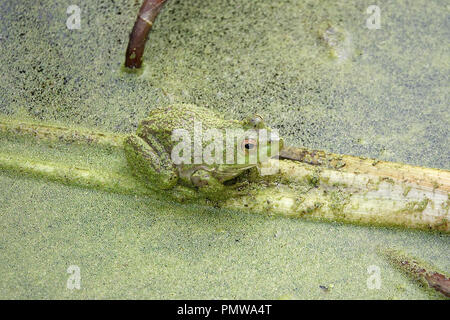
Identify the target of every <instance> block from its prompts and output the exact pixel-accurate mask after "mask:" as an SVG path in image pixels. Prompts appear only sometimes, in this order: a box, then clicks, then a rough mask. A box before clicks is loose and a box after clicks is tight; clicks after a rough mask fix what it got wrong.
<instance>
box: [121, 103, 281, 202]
mask: <svg viewBox="0 0 450 320" xmlns="http://www.w3.org/2000/svg"><path fill="white" fill-rule="evenodd" d="M194 121H195V122H201V123H202V129H203V132H205V130H207V129H209V128H211V129H212V128H214V129H218V130H220V131H221V132H223V134H224V136H225V130H226V129H242V130H247V129H262V128H266V127H265V126H264V123H263V122H262V119H261V118H260V117H259V118H258V117H255V118H254V119H250V120H245V121H236V120H225V119H223V118H222V117H221V116H219V115H218V114H217V113H215V112H213V111H212V110H210V109H207V108H203V107H198V106H195V105H191V104H176V105H171V106H165V107H159V108H155V109H153V110H152V111H151V112H150V114H149V115H148V117H147V118H146V119H144V120H143V121H141V122H140V124H139V126H138V129H137V132H136V134H133V135H130V136H128V138H127V139H126V140H125V151H126V155H127V159H128V162H129V164H130V166H131V167H132V168H133V170H134V171H135V173H136V174H137V175H138V176H139V177H140V178H141V179H144V181H146V182H147V185H148V186H149V187H150V188H152V189H157V190H168V189H174V188H177V191H180V192H182V193H184V194H190V195H192V196H194V195H195V194H198V193H196V192H195V191H199V192H200V193H201V194H204V195H206V196H207V197H209V198H217V197H225V196H227V195H229V193H228V192H227V187H226V186H224V184H223V182H225V181H228V180H230V179H233V178H235V177H237V176H238V175H240V174H241V173H242V172H244V171H245V170H248V169H249V168H251V167H254V166H256V164H248V163H247V164H238V161H237V158H238V157H245V152H242V153H239V152H237V155H235V160H236V161H235V163H233V164H206V163H201V164H179V165H175V164H174V163H173V162H172V160H171V153H172V148H173V147H174V145H176V143H178V142H174V141H172V132H173V131H174V130H176V129H185V130H187V131H188V132H189V135H190V136H191V137H192V139H191V140H192V141H193V140H194V139H193V136H194ZM266 129H268V128H266ZM268 130H270V129H268ZM244 138H245V137H242V141H243V139H244ZM242 141H240V138H238V139H237V141H236V145H235V148H236V146H239V147H240V146H241V145H242ZM279 143H280V146H279V148H280V149H281V143H282V141H279ZM258 146H259V145H258ZM270 147H271V141H268V142H267V147H266V149H268V150H270ZM224 149H225V148H224ZM235 150H236V149H235ZM268 150H266V152H267V151H268ZM244 151H245V150H244ZM224 152H225V150H224ZM187 189H188V190H187ZM189 189H190V190H189ZM228 189H229V188H228Z"/></svg>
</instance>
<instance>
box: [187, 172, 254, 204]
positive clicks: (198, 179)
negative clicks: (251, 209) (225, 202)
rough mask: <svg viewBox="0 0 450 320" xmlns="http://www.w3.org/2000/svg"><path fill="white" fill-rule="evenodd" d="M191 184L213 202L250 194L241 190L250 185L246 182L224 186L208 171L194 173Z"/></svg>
mask: <svg viewBox="0 0 450 320" xmlns="http://www.w3.org/2000/svg"><path fill="white" fill-rule="evenodd" d="M191 182H192V183H193V184H194V185H195V186H196V187H198V191H199V192H200V193H202V194H203V195H204V196H206V197H207V198H209V199H211V200H220V199H227V198H230V197H236V196H242V195H246V194H247V193H248V192H247V191H245V190H240V189H241V187H244V186H246V185H248V182H245V181H244V182H241V183H238V184H233V185H224V184H223V183H222V182H220V181H219V180H217V179H216V178H215V177H214V176H213V175H212V174H211V173H210V172H209V171H206V170H197V171H196V172H195V173H193V174H192V176H191ZM244 189H245V188H244Z"/></svg>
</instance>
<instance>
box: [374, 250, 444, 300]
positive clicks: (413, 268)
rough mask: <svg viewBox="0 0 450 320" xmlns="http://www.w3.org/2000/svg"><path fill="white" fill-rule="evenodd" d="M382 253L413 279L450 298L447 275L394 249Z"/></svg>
mask: <svg viewBox="0 0 450 320" xmlns="http://www.w3.org/2000/svg"><path fill="white" fill-rule="evenodd" d="M381 251H382V253H384V255H385V256H386V257H387V258H388V260H389V261H390V262H391V263H393V264H394V265H395V266H396V267H397V268H399V269H400V270H402V271H403V272H405V273H406V274H407V275H409V276H410V277H411V278H413V279H415V280H416V281H419V282H420V283H422V284H423V285H424V286H428V287H429V288H431V289H434V290H436V291H437V292H439V293H441V294H443V295H444V296H446V297H448V298H450V278H449V277H448V276H447V275H445V274H443V273H441V272H438V271H436V270H434V268H433V267H431V266H429V265H428V264H427V265H425V263H423V262H419V261H418V260H417V259H415V258H413V257H409V256H407V255H406V254H405V253H402V252H399V251H396V250H392V249H386V250H381Z"/></svg>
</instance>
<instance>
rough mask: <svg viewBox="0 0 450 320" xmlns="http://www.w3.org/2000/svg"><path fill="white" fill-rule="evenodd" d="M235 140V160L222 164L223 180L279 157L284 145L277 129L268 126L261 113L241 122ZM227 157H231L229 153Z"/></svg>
mask: <svg viewBox="0 0 450 320" xmlns="http://www.w3.org/2000/svg"><path fill="white" fill-rule="evenodd" d="M234 141H235V145H234V147H235V148H234V152H235V154H234V161H233V162H232V163H230V162H227V163H226V164H225V165H222V166H221V168H220V171H221V174H222V175H223V177H222V180H227V179H230V178H232V177H234V176H236V175H238V174H239V173H241V172H242V171H244V170H247V169H249V168H252V167H256V166H259V165H261V164H262V163H264V162H266V161H268V160H269V159H270V158H275V157H277V156H278V154H279V151H280V150H281V148H282V147H283V140H282V139H281V138H280V137H279V136H278V134H277V132H276V130H272V129H270V128H269V127H268V126H266V125H265V123H264V120H263V118H262V117H261V116H259V115H255V116H253V117H250V118H247V119H245V120H244V121H242V122H241V128H240V129H239V130H238V131H237V134H236V135H235V136H234ZM224 152H226V150H224ZM225 158H226V159H229V158H228V155H226V156H225ZM224 178H225V179H224Z"/></svg>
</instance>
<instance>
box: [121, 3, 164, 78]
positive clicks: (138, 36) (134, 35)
mask: <svg viewBox="0 0 450 320" xmlns="http://www.w3.org/2000/svg"><path fill="white" fill-rule="evenodd" d="M166 1H167V0H145V1H144V3H143V4H142V6H141V9H140V10H139V13H138V17H137V19H136V22H135V23H134V27H133V30H132V31H131V34H130V41H129V42H128V47H127V52H126V55H125V67H127V68H130V69H135V68H140V67H141V66H142V56H143V54H144V49H145V43H146V42H147V37H148V33H149V32H150V30H151V29H152V25H153V22H154V21H155V19H156V17H157V16H158V13H159V11H160V10H161V8H162V7H163V5H164V3H165V2H166Z"/></svg>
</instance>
